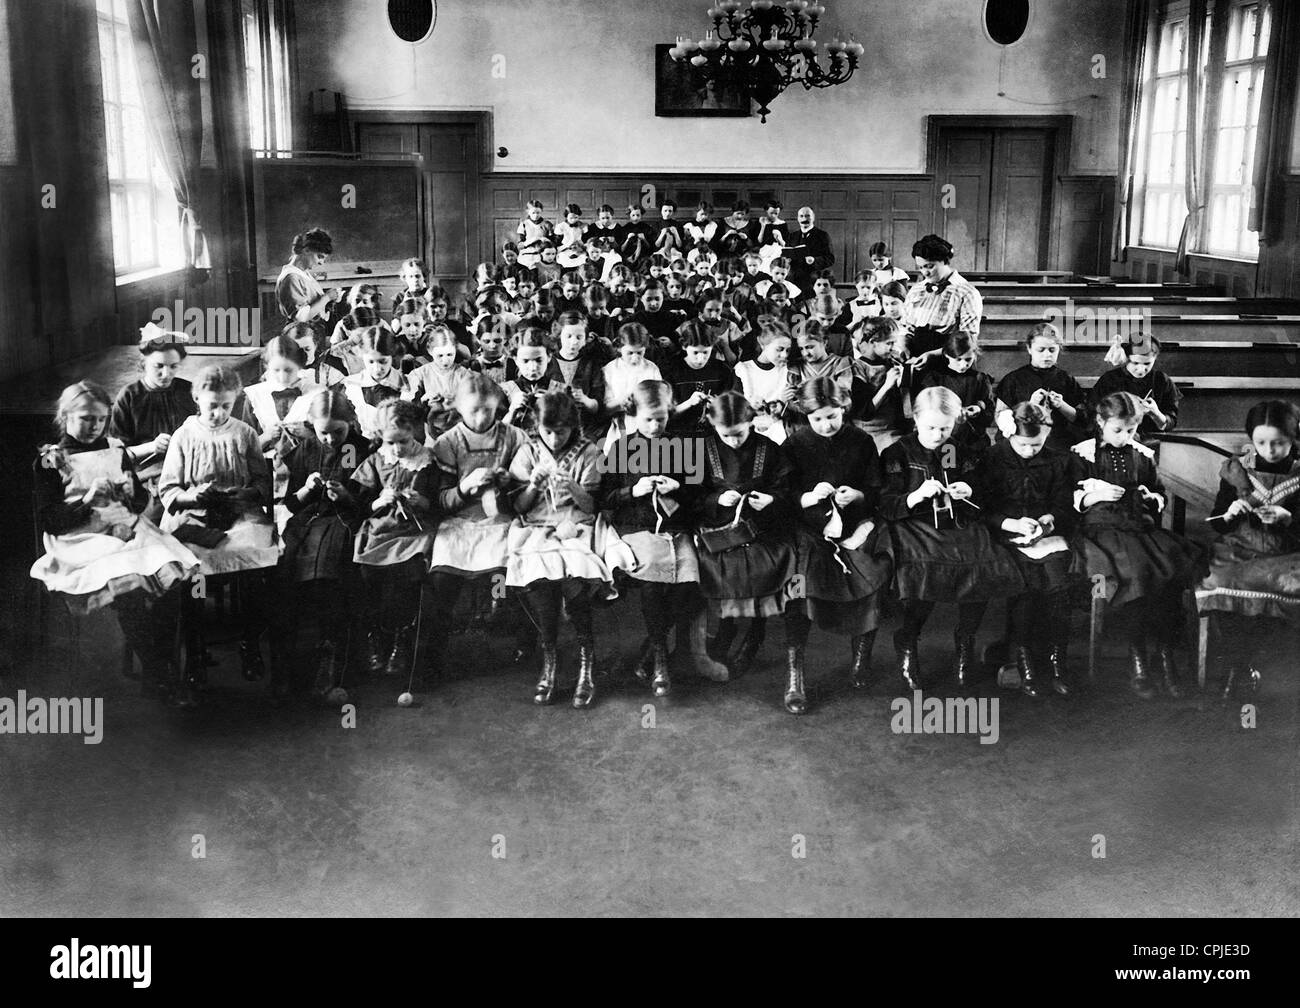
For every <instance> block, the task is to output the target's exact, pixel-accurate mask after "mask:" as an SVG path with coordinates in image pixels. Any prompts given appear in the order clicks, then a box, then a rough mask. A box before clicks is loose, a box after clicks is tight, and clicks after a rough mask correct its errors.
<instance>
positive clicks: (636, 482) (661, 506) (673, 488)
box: [601, 380, 701, 697]
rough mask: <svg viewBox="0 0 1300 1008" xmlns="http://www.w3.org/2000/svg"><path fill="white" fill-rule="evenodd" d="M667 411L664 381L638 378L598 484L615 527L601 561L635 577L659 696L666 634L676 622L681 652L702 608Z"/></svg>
mask: <svg viewBox="0 0 1300 1008" xmlns="http://www.w3.org/2000/svg"><path fill="white" fill-rule="evenodd" d="M672 410H673V394H672V389H671V388H670V387H669V385H668V383H667V382H664V381H653V380H650V381H643V382H640V383H639V384H638V385H637V386H636V387H635V388H634V389H633V390H632V394H631V396H629V397H628V402H627V423H628V427H629V433H627V434H625V435H623V436H622V437H620V438H619V439H618V440H617V441H615V442H614V443H613V444H612V445H611V446H610V448H609V450H608V452H607V453H606V457H605V464H604V469H605V472H604V478H603V479H602V481H601V497H602V499H603V507H604V508H605V510H606V511H608V512H609V520H610V523H611V524H612V525H613V527H614V530H615V531H616V532H617V539H616V540H615V541H613V542H611V543H610V546H609V548H608V549H607V550H606V553H605V561H606V563H607V564H608V565H609V567H610V568H611V569H612V570H617V569H622V570H625V571H626V572H627V574H628V576H629V577H630V578H631V579H632V580H634V581H637V582H640V587H641V612H642V614H643V616H644V617H645V625H646V632H647V634H648V636H649V638H650V658H651V664H652V668H653V673H652V680H651V684H650V685H651V688H652V689H653V691H654V695H655V696H657V697H663V696H667V695H668V693H669V692H670V691H671V689H672V683H671V680H670V677H669V669H668V633H669V631H670V630H672V629H673V627H674V626H676V628H677V650H678V652H680V653H681V654H683V655H684V654H685V653H686V652H687V650H688V648H687V646H686V645H687V642H688V639H689V636H690V626H691V623H692V622H693V621H694V619H695V617H696V615H697V614H698V613H699V611H700V608H701V606H700V604H699V603H700V594H699V581H700V565H699V559H698V556H697V554H696V551H695V545H694V543H693V542H692V537H691V532H692V531H693V530H694V520H693V517H694V516H693V514H692V504H693V503H694V500H693V498H694V496H695V490H696V488H695V487H693V486H691V485H690V484H689V483H688V482H687V475H688V474H687V473H686V472H685V471H684V469H683V463H684V461H685V459H684V456H683V455H682V453H680V452H676V451H673V450H672V448H673V445H672V444H671V443H670V442H669V441H668V440H667V439H666V438H665V437H664V435H665V434H666V433H667V431H668V418H669V417H670V416H671V415H672Z"/></svg>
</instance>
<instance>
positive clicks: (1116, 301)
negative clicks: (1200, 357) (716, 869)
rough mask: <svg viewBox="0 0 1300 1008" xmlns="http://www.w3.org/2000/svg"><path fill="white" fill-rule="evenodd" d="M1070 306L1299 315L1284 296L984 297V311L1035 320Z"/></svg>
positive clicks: (1178, 314)
mask: <svg viewBox="0 0 1300 1008" xmlns="http://www.w3.org/2000/svg"><path fill="white" fill-rule="evenodd" d="M1071 308H1073V310H1074V312H1075V313H1076V314H1077V313H1078V312H1079V311H1080V309H1085V308H1086V309H1088V310H1090V311H1093V312H1096V311H1097V310H1098V309H1114V308H1122V309H1127V310H1132V311H1141V312H1146V313H1148V314H1149V315H1151V316H1152V317H1160V318H1165V317H1168V318H1183V317H1185V316H1192V317H1196V316H1201V317H1204V316H1209V315H1213V316H1236V317H1240V318H1262V317H1265V316H1278V315H1289V316H1297V315H1300V301H1293V300H1289V299H1286V298H1231V297H1181V296H1165V297H1127V296H1125V297H1106V296H1104V295H1100V296H1099V295H1094V294H1088V295H1084V296H1080V297H1077V298H1067V297H1052V298H1043V297H1034V296H1032V295H1020V296H1015V297H1005V296H1002V295H998V296H995V297H986V298H984V314H986V315H993V316H1000V317H1008V316H1014V317H1016V318H1027V319H1032V320H1033V321H1035V322H1039V321H1043V320H1054V319H1055V318H1060V317H1061V316H1062V315H1063V314H1064V313H1065V312H1066V311H1068V310H1070V309H1071Z"/></svg>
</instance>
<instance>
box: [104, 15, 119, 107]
mask: <svg viewBox="0 0 1300 1008" xmlns="http://www.w3.org/2000/svg"><path fill="white" fill-rule="evenodd" d="M99 67H100V72H101V75H102V76H103V78H104V100H105V101H111V102H115V101H117V100H118V94H117V49H116V47H115V46H114V44H113V28H112V26H111V25H110V24H109V23H108V22H106V21H101V22H99Z"/></svg>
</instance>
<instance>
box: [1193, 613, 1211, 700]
mask: <svg viewBox="0 0 1300 1008" xmlns="http://www.w3.org/2000/svg"><path fill="white" fill-rule="evenodd" d="M1197 624H1198V625H1197V628H1196V683H1197V685H1198V686H1199V687H1200V688H1201V689H1202V690H1204V689H1205V656H1206V652H1208V651H1209V649H1210V614H1209V613H1205V614H1204V615H1202V616H1201V618H1200V619H1199V620H1198V621H1197Z"/></svg>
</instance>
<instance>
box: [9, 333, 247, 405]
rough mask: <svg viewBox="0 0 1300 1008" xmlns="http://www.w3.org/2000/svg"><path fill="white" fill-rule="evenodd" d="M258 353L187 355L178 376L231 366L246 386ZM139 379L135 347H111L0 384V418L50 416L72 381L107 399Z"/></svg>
mask: <svg viewBox="0 0 1300 1008" xmlns="http://www.w3.org/2000/svg"><path fill="white" fill-rule="evenodd" d="M260 358H261V350H259V349H253V350H247V351H244V352H242V353H231V354H212V353H207V354H203V355H202V356H199V355H197V354H195V355H190V356H188V357H186V358H185V360H184V361H183V362H182V364H181V370H180V377H182V378H188V379H192V378H193V377H194V376H195V375H196V374H198V373H199V372H200V371H201V370H203V368H205V367H208V366H209V365H212V364H223V365H225V366H227V367H233V368H235V370H237V371H238V372H239V376H240V378H242V379H243V380H244V381H245V382H246V383H251V382H254V381H257V380H258V379H259V378H260V376H261V363H260ZM139 377H140V351H139V350H138V349H137V348H136V347H135V346H115V347H110V348H109V349H107V350H102V351H100V352H99V353H96V354H90V355H88V356H85V357H78V358H76V359H75V360H70V361H65V362H64V363H62V364H58V365H56V366H54V367H52V368H48V369H46V370H44V371H38V372H36V373H35V374H29V375H22V376H20V377H18V378H10V379H9V380H8V381H5V382H0V417H4V416H12V417H19V416H53V415H54V408H55V406H56V405H57V403H58V399H59V393H61V392H62V391H63V390H64V389H65V388H67V387H68V386H69V385H71V384H73V383H74V382H79V381H93V382H96V383H98V384H100V385H102V386H103V387H104V388H105V389H106V390H107V391H108V394H109V395H110V396H116V395H117V393H118V392H119V391H121V390H122V389H123V388H125V387H126V386H127V385H129V384H131V382H133V381H135V380H136V379H138V378H139Z"/></svg>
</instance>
